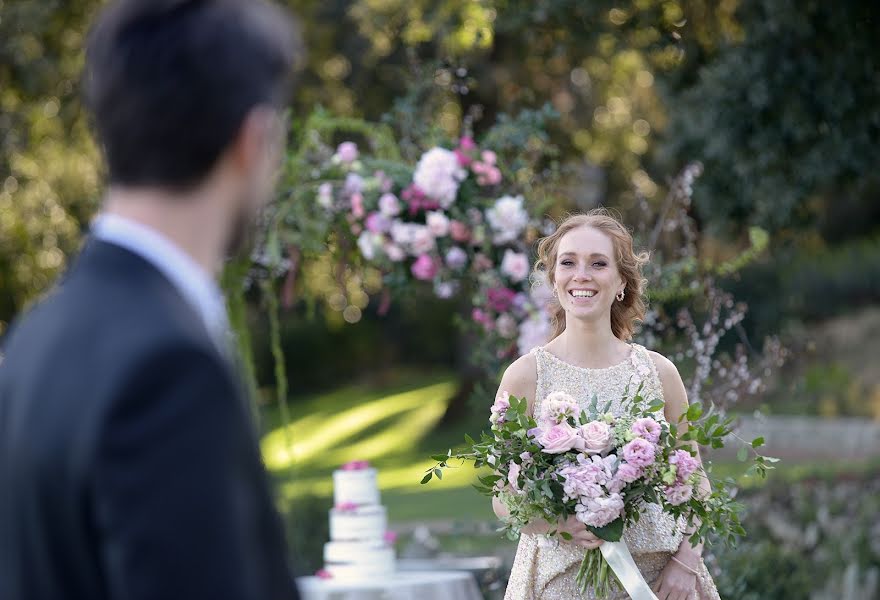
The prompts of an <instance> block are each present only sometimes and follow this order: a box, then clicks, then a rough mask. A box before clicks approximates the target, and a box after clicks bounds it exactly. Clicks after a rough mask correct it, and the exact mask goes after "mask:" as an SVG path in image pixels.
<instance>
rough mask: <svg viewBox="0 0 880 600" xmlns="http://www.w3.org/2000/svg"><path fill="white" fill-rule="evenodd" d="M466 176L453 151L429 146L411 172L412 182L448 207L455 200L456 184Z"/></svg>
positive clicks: (444, 206)
mask: <svg viewBox="0 0 880 600" xmlns="http://www.w3.org/2000/svg"><path fill="white" fill-rule="evenodd" d="M466 176H467V171H465V170H464V169H462V168H461V165H460V164H459V163H458V157H457V156H456V155H455V153H454V152H451V151H449V150H446V149H445V148H431V149H430V150H428V151H427V152H425V153H424V154H423V155H422V157H421V159H419V164H418V165H416V170H415V173H414V174H413V183H414V184H416V186H417V187H418V188H419V189H420V190H422V191H423V192H424V193H425V194H427V195H428V196H430V197H431V198H433V199H434V200H436V201H437V202H439V203H440V206H442V207H443V208H449V207H450V206H452V203H453V202H455V197H456V195H457V194H458V185H459V183H460V182H461V181H462V180H464V178H465V177H466Z"/></svg>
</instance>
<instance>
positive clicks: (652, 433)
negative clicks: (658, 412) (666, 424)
mask: <svg viewBox="0 0 880 600" xmlns="http://www.w3.org/2000/svg"><path fill="white" fill-rule="evenodd" d="M632 432H633V433H634V434H636V435H637V436H638V437H640V438H644V439H646V440H648V441H649V442H651V443H652V444H656V443H657V442H659V441H660V423H658V422H657V421H655V420H654V419H652V418H650V417H643V418H641V419H637V420H636V422H635V423H633V426H632Z"/></svg>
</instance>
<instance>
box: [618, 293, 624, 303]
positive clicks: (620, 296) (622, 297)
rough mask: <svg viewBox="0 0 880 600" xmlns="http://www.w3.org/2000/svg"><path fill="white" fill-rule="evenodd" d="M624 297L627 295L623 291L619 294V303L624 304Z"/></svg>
mask: <svg viewBox="0 0 880 600" xmlns="http://www.w3.org/2000/svg"><path fill="white" fill-rule="evenodd" d="M624 297H625V295H624V293H623V290H620V291H619V292H617V301H618V302H623V299H624Z"/></svg>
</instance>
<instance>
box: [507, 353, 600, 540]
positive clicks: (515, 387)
mask: <svg viewBox="0 0 880 600" xmlns="http://www.w3.org/2000/svg"><path fill="white" fill-rule="evenodd" d="M537 386H538V365H537V362H536V359H535V355H534V354H526V355H524V356H521V357H520V358H518V359H517V360H516V361H514V363H513V364H512V365H510V366H509V367H507V370H506V371H504V375H503V376H502V377H501V385H499V386H498V394H501V393H502V392H507V393H509V394H510V395H511V396H516V397H517V398H525V399H526V401H527V402H528V405H529V409H528V415H529V416H534V411H535V395H536V393H537V389H536V388H537ZM492 509H493V510H494V511H495V515H496V516H497V517H498V518H499V519H503V518H504V517H506V516H507V515H508V514H509V512H508V510H507V507H506V506H504V503H503V502H501V501H500V500H499V499H498V498H492ZM551 529H552V530H555V531H558V532H562V531H565V532H567V533H569V534H571V537H572V539H571V541H570V543H572V544H578V545H580V546H583V547H584V548H597V547H598V546H599V545H600V544H601V543H602V540H600V539H599V538H597V537H596V536H594V535H593V534H592V533H591V532H590V531H589V530H588V529H587V528H586V527H585V526H584V524H583V523H581V522H580V521H578V520H577V519H575V518H574V517H573V516H572V517H569V518H568V520H567V521H564V522H560V523H557V524H556V525H551V524H550V523H548V522H547V521H545V520H543V519H538V520H537V521H533V522H531V523H529V524H528V525H526V526H525V527H523V528H522V531H523V533H530V534H533V535H542V534H545V533H548V532H549V531H550V530H551Z"/></svg>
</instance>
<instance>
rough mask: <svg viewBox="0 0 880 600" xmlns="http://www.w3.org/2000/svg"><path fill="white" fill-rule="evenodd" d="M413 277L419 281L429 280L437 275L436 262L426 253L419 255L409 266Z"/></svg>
mask: <svg viewBox="0 0 880 600" xmlns="http://www.w3.org/2000/svg"><path fill="white" fill-rule="evenodd" d="M410 270H411V271H412V274H413V277H415V278H416V279H419V280H421V281H430V280H431V279H434V276H435V275H437V270H438V269H437V263H436V262H434V259H433V258H431V257H430V256H428V255H427V254H422V255H420V256H419V257H418V258H417V259H416V261H415V262H414V263H413V264H412V267H410Z"/></svg>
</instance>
